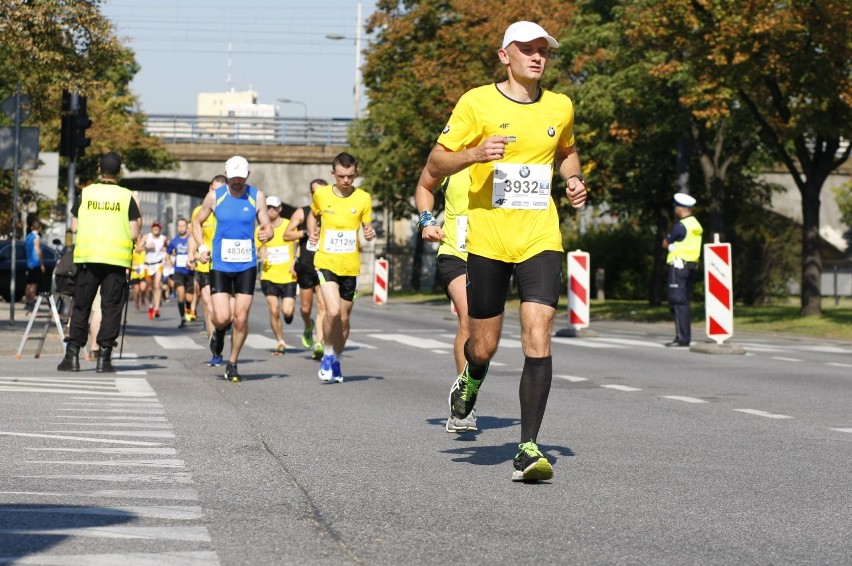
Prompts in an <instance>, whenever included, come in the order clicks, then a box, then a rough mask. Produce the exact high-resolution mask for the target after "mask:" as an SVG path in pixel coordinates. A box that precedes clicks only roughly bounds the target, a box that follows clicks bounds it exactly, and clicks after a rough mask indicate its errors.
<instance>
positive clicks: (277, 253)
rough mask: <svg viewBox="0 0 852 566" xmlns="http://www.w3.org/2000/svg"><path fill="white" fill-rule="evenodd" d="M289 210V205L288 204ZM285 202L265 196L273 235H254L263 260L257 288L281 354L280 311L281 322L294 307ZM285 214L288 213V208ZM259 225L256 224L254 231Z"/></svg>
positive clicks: (277, 352)
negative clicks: (261, 239) (286, 236)
mask: <svg viewBox="0 0 852 566" xmlns="http://www.w3.org/2000/svg"><path fill="white" fill-rule="evenodd" d="M288 208H290V210H292V207H289V206H288ZM283 209H284V204H283V203H282V202H281V199H280V198H278V197H277V196H274V195H272V196H269V197H267V198H266V211H267V213H268V214H269V221H270V223H271V224H272V231H273V235H272V238H271V239H270V240H269V241H268V242H266V243H263V242H261V241H260V240H259V239H257V236H255V245H256V246H257V253H258V256H259V257H260V259H261V260H262V261H263V267H262V269H261V272H260V290H261V291H263V296H264V297H266V304H267V306H268V307H269V326H270V327H271V328H272V333H273V334H275V338H277V339H278V346H277V347H276V348H275V351H274V352H273V353H274V354H275V355H282V354H284V352H285V351H286V350H287V346H286V345H285V343H284V331H283V330H282V329H281V315H282V314H283V315H284V322H286V323H287V324H290V323H291V322H293V312H294V311H295V310H296V277H295V275H293V273H292V267H293V261H294V259H295V255H296V244H295V243H294V242H286V241H284V231H285V230H286V229H287V225H288V224H289V222H290V219H289V218H286V217H283V216H282V215H281V214H282V210H283ZM287 214H288V215H289V214H291V213H290V212H289V211H288V212H287ZM259 231H260V227H259V226H258V227H257V232H259Z"/></svg>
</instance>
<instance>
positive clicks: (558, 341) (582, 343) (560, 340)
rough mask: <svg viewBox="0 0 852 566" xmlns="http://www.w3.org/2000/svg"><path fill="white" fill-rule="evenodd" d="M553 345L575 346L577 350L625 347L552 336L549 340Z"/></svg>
mask: <svg viewBox="0 0 852 566" xmlns="http://www.w3.org/2000/svg"><path fill="white" fill-rule="evenodd" d="M550 341H551V342H553V343H554V344H565V345H566V346H577V347H578V348H593V349H594V348H607V349H618V348H625V346H619V345H618V344H605V343H600V342H592V341H591V340H584V339H582V338H560V337H559V336H554V337H553V338H551V339H550Z"/></svg>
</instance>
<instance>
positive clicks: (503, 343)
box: [498, 338, 523, 348]
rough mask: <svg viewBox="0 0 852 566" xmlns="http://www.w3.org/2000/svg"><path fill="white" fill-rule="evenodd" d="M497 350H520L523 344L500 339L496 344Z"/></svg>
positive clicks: (512, 339) (509, 339)
mask: <svg viewBox="0 0 852 566" xmlns="http://www.w3.org/2000/svg"><path fill="white" fill-rule="evenodd" d="M498 347H499V348H522V347H523V344H521V341H520V340H515V339H514V338H500V343H499V344H498Z"/></svg>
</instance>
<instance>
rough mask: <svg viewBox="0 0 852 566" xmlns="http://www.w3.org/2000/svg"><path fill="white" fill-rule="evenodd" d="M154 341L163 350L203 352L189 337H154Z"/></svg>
mask: <svg viewBox="0 0 852 566" xmlns="http://www.w3.org/2000/svg"><path fill="white" fill-rule="evenodd" d="M154 341H155V342H156V343H157V345H159V346H160V347H161V348H163V349H164V350H203V349H204V348H203V347H202V346H199V345H198V344H196V343H195V341H194V340H193V339H192V338H190V337H189V336H154Z"/></svg>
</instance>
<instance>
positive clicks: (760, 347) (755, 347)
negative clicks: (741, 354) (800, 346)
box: [739, 342, 785, 353]
mask: <svg viewBox="0 0 852 566" xmlns="http://www.w3.org/2000/svg"><path fill="white" fill-rule="evenodd" d="M739 345H740V346H742V347H743V348H745V349H746V350H751V351H754V352H766V353H768V352H784V351H785V349H784V348H778V347H774V346H767V345H766V344H754V343H752V342H740V343H739Z"/></svg>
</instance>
